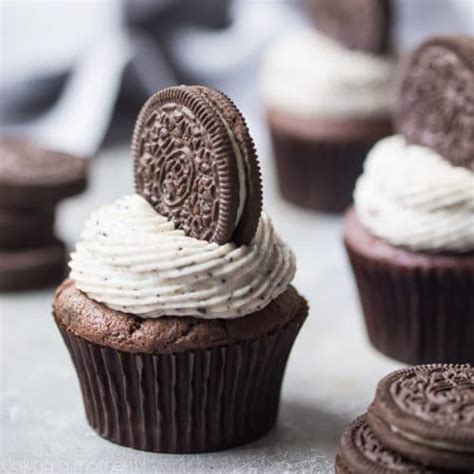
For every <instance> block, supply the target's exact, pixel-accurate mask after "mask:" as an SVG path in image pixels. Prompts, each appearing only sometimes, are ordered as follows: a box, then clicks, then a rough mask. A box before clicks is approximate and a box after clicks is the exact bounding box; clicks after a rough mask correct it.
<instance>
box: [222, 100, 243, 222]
mask: <svg viewBox="0 0 474 474" xmlns="http://www.w3.org/2000/svg"><path fill="white" fill-rule="evenodd" d="M215 111H216V113H217V115H218V116H219V118H220V120H221V122H222V124H223V125H224V127H225V129H226V132H227V135H228V137H229V140H230V143H231V144H232V149H233V151H234V155H235V158H236V163H237V171H238V175H239V206H238V208H237V217H236V219H235V223H234V230H235V229H236V228H237V226H238V225H239V222H240V218H241V217H242V214H243V212H244V207H245V201H246V200H247V179H246V176H247V175H246V173H245V160H244V156H243V154H242V151H241V149H240V147H239V144H238V143H237V140H236V139H235V135H234V132H233V131H232V128H231V127H229V124H228V123H227V121H226V120H225V118H224V116H223V115H222V114H221V113H220V111H219V110H218V109H217V107H216V108H215Z"/></svg>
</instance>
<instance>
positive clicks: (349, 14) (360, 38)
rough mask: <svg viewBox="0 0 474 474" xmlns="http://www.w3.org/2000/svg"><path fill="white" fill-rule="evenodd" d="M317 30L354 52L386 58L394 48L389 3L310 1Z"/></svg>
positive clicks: (374, 0) (386, 0)
mask: <svg viewBox="0 0 474 474" xmlns="http://www.w3.org/2000/svg"><path fill="white" fill-rule="evenodd" d="M308 9H309V13H310V15H311V17H312V18H313V21H314V23H315V25H316V27H317V28H318V29H319V30H320V31H321V32H323V33H324V34H326V35H328V36H330V37H332V38H334V39H335V40H337V41H339V42H340V43H342V44H344V45H345V46H347V47H348V48H350V49H356V50H361V51H367V52H368V53H375V54H383V53H386V52H387V51H388V50H389V48H390V20H391V2H390V1H389V0H308Z"/></svg>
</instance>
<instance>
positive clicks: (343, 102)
mask: <svg viewBox="0 0 474 474" xmlns="http://www.w3.org/2000/svg"><path fill="white" fill-rule="evenodd" d="M345 3H349V2H345ZM351 5H352V3H351ZM325 8H330V6H326V7H323V6H321V8H320V9H318V10H317V11H318V12H320V14H321V12H324V11H325V10H324V9H325ZM365 27H367V29H368V30H370V29H371V28H375V25H374V24H372V23H369V25H364V28H365ZM381 28H382V27H381ZM359 29H360V27H359ZM383 29H384V31H385V30H386V28H385V27H384V28H383ZM385 33H386V32H385ZM333 36H335V37H336V38H337V35H333ZM351 46H352V45H351ZM355 46H357V44H356V45H355ZM360 47H361V48H362V47H363V45H362V44H361V45H360ZM394 68H395V61H394V58H393V57H391V56H390V55H389V54H388V53H384V54H382V53H381V52H378V51H377V52H374V51H369V50H364V49H351V48H350V47H349V46H346V45H345V44H344V43H342V42H339V41H337V40H336V39H333V38H331V37H330V36H326V35H324V34H323V33H321V32H318V31H316V30H314V29H311V28H308V29H305V30H303V31H299V32H297V33H293V34H291V35H290V36H287V37H284V38H281V39H279V40H278V41H277V42H276V43H275V44H274V45H272V46H271V47H270V48H269V50H268V52H267V53H266V55H265V57H264V61H263V67H262V74H261V88H262V94H263V100H264V105H265V109H266V116H267V122H268V125H269V128H270V134H271V139H272V143H273V152H274V156H275V160H276V168H277V176H278V184H279V188H280V192H281V194H282V196H283V197H284V198H286V199H287V200H289V201H291V202H293V203H295V204H297V205H300V206H303V207H307V208H312V209H315V210H320V211H330V212H341V211H343V210H344V209H345V208H346V207H347V206H348V205H349V204H350V202H351V195H352V190H353V188H354V183H355V180H356V178H357V176H358V175H359V174H360V173H361V171H362V163H363V160H364V158H365V156H366V154H367V152H368V151H369V149H370V148H371V146H372V145H373V144H374V143H375V142H376V141H377V140H379V139H380V138H382V137H384V136H387V135H389V134H390V133H392V128H391V120H390V112H391V106H392V102H393V100H392V99H393V97H392V95H393V94H392V78H393V75H394Z"/></svg>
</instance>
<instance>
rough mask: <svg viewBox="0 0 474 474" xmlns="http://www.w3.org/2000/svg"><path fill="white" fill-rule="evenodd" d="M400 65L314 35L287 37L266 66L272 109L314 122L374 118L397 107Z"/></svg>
mask: <svg viewBox="0 0 474 474" xmlns="http://www.w3.org/2000/svg"><path fill="white" fill-rule="evenodd" d="M394 69H395V61H394V60H393V58H384V57H381V56H376V55H372V54H369V53H366V52H363V51H353V50H350V49H348V48H345V47H344V46H342V45H340V44H339V43H337V42H335V41H333V40H332V39H330V38H328V37H326V36H323V35H322V34H320V33H317V32H316V31H314V30H307V31H306V30H305V31H302V32H300V33H297V34H293V35H292V36H289V37H286V38H282V39H281V40H280V41H278V42H277V43H276V44H275V45H274V46H272V47H271V48H270V49H269V51H268V53H267V55H266V57H265V59H264V62H263V70H262V78H261V82H262V91H263V95H264V98H265V101H266V103H267V105H269V106H273V107H275V108H278V109H282V110H283V111H287V112H292V113H295V114H298V115H305V116H309V117H314V118H336V119H338V118H352V117H360V118H371V117H377V116H385V115H387V114H388V113H389V112H390V110H391V108H392V104H393V98H394V93H393V92H394V91H393V76H394Z"/></svg>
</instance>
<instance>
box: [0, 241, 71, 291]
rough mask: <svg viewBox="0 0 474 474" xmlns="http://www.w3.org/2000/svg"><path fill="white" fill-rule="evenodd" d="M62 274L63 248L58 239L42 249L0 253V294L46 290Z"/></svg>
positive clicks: (63, 273) (63, 266) (58, 279)
mask: <svg viewBox="0 0 474 474" xmlns="http://www.w3.org/2000/svg"><path fill="white" fill-rule="evenodd" d="M65 273H66V249H65V247H64V244H63V243H62V242H60V241H59V240H54V241H53V242H51V243H49V244H45V245H42V246H38V247H34V248H28V249H19V250H9V251H0V292H7V291H8V292H10V291H23V290H31V289H39V288H47V287H49V286H53V285H55V284H57V283H59V282H60V281H61V280H62V279H63V278H64V276H65Z"/></svg>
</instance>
